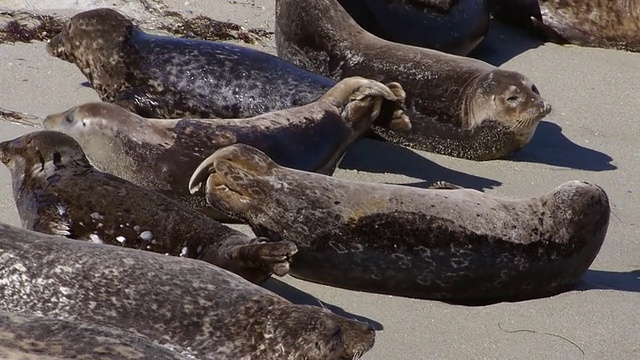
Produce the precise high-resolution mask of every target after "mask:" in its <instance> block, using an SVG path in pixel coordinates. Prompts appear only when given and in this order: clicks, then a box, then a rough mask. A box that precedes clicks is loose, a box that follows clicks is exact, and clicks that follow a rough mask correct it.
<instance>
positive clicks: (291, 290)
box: [261, 277, 384, 331]
mask: <svg viewBox="0 0 640 360" xmlns="http://www.w3.org/2000/svg"><path fill="white" fill-rule="evenodd" d="M261 286H262V287H264V288H265V289H267V290H269V291H272V292H274V293H276V294H278V295H280V296H282V297H283V298H285V299H287V300H289V301H291V302H292V303H294V304H298V305H311V306H317V307H322V308H325V309H327V310H329V311H331V312H332V313H334V314H336V315H338V316H341V317H343V318H346V319H351V320H357V321H360V322H364V323H367V324H369V325H371V327H373V329H374V330H375V331H381V330H384V326H383V325H382V324H381V323H379V322H377V321H375V320H373V319H370V318H367V317H364V316H360V315H355V314H352V313H349V312H347V311H345V310H344V309H342V308H341V307H338V306H335V305H331V304H327V303H325V302H324V301H321V300H320V299H318V298H316V297H315V296H313V295H311V294H309V293H306V292H304V291H302V290H300V289H298V288H295V287H293V286H291V285H289V284H287V283H285V282H282V281H280V280H278V279H274V278H273V277H270V278H269V279H267V281H265V282H264V283H262V284H261Z"/></svg>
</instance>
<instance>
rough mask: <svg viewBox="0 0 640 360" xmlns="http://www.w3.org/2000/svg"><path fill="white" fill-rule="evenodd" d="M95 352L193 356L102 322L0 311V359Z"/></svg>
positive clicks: (119, 357) (139, 359)
mask: <svg viewBox="0 0 640 360" xmlns="http://www.w3.org/2000/svg"><path fill="white" fill-rule="evenodd" d="M97 354H100V359H104V360H125V359H127V360H134V359H136V360H143V359H155V360H187V359H193V357H188V356H189V355H190V354H189V353H188V352H187V351H186V350H183V349H170V348H169V347H165V346H162V345H158V344H154V343H153V342H152V341H150V340H149V339H147V338H145V337H142V336H139V335H134V334H130V333H128V332H124V331H121V330H117V329H114V328H110V327H106V326H99V325H95V324H88V323H82V322H77V321H68V320H59V319H52V318H49V317H44V316H33V315H24V314H16V313H8V312H0V359H14V360H18V359H19V360H43V359H45V358H46V359H51V360H53V359H92V358H95V356H97ZM182 354H184V355H182Z"/></svg>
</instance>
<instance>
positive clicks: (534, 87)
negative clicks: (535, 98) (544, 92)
mask: <svg viewBox="0 0 640 360" xmlns="http://www.w3.org/2000/svg"><path fill="white" fill-rule="evenodd" d="M531 91H533V92H534V93H536V94H538V95H540V91H538V88H537V87H536V86H535V85H532V86H531Z"/></svg>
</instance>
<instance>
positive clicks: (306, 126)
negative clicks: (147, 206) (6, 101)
mask: <svg viewBox="0 0 640 360" xmlns="http://www.w3.org/2000/svg"><path fill="white" fill-rule="evenodd" d="M404 96H405V95H404V92H403V90H402V87H401V86H400V85H399V84H389V85H388V86H385V85H382V84H381V83H379V82H377V81H373V80H368V79H364V78H361V77H351V78H346V79H344V80H341V81H340V82H338V83H337V84H336V85H335V86H334V87H332V88H331V89H329V91H327V93H326V94H324V95H323V96H322V97H320V98H319V99H318V100H316V101H314V102H312V103H311V104H307V105H303V106H300V107H295V108H290V109H285V110H278V111H274V112H270V113H267V114H263V115H258V116H256V117H253V118H248V119H207V120H200V119H176V120H167V119H147V118H143V117H141V116H139V115H136V114H134V113H131V112H129V111H127V110H125V109H123V108H121V107H120V106H117V105H114V104H110V103H106V102H101V103H87V104H83V105H80V106H76V107H73V108H71V109H69V110H67V111H64V112H61V113H58V114H53V115H49V116H47V118H46V119H45V121H44V127H45V129H48V130H56V131H61V132H64V133H66V134H68V135H70V136H72V137H73V138H74V139H75V140H76V141H77V142H78V143H79V144H80V146H81V147H82V149H83V150H84V152H85V154H86V155H87V157H88V158H89V160H90V161H91V163H92V164H93V165H94V166H96V167H97V168H98V169H99V170H101V171H104V172H108V173H110V174H113V175H116V176H118V177H121V178H123V179H126V180H129V181H131V182H133V183H135V184H137V185H139V186H142V187H144V188H145V189H149V190H153V191H156V192H159V193H161V194H164V195H167V196H169V197H171V198H173V199H174V200H178V201H180V202H182V203H183V204H185V205H188V206H190V207H193V208H195V209H197V210H199V211H202V212H204V213H206V214H207V215H209V216H211V217H214V218H217V219H222V220H226V219H224V218H223V217H222V216H221V215H220V214H219V213H217V212H215V211H212V210H213V209H211V208H207V207H206V201H205V199H204V196H203V194H197V195H196V196H192V195H191V193H190V192H189V188H188V186H187V185H188V184H189V177H190V176H191V174H192V173H193V171H194V170H195V169H196V168H197V167H198V165H199V164H200V163H201V162H202V161H203V160H204V159H205V158H207V157H208V156H209V155H211V154H212V153H213V152H214V151H215V150H217V149H219V148H221V147H224V146H227V145H230V144H234V143H237V142H241V143H244V144H248V145H252V146H255V147H256V148H258V149H260V150H262V151H264V152H265V153H266V154H268V155H269V157H271V158H272V159H273V160H274V161H276V162H277V163H278V164H281V165H283V166H286V167H291V168H294V169H300V170H305V171H313V172H319V173H322V174H327V175H331V174H333V172H334V170H335V168H336V166H337V165H338V163H339V162H340V160H341V159H342V157H343V156H344V153H345V151H346V150H347V148H348V147H349V146H350V145H351V144H352V143H353V142H354V141H355V140H356V138H358V137H359V136H360V135H361V134H362V133H363V132H365V130H368V129H369V128H370V126H371V122H372V121H373V119H375V118H376V117H378V115H379V113H380V111H381V110H385V109H387V110H391V109H393V108H395V107H392V106H383V103H385V102H389V103H391V102H392V103H396V105H397V106H401V102H402V101H403V100H404ZM389 117H392V118H393V120H392V121H393V122H394V124H392V125H391V126H392V127H396V128H405V129H410V127H411V123H410V121H409V119H408V118H407V117H406V115H403V114H402V112H401V111H400V110H397V114H396V115H390V116H389Z"/></svg>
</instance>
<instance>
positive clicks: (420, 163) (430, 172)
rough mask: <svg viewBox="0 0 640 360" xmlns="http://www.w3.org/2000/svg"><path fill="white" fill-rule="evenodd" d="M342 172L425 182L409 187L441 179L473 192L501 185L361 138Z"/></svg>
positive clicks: (498, 182) (398, 148)
mask: <svg viewBox="0 0 640 360" xmlns="http://www.w3.org/2000/svg"><path fill="white" fill-rule="evenodd" d="M339 167H340V168H341V169H348V170H359V171H367V172H371V173H392V174H400V175H406V176H409V177H413V178H417V179H420V180H424V183H418V184H406V185H408V186H420V187H428V186H430V185H431V184H432V183H434V182H436V181H440V180H446V181H448V182H451V183H454V184H457V185H460V186H463V187H466V188H471V189H476V190H484V189H492V188H494V187H496V186H500V185H502V182H500V181H496V180H492V179H487V178H485V177H481V176H476V175H471V174H467V173H463V172H459V171H456V170H452V169H449V168H446V167H444V166H440V165H438V164H436V163H435V162H433V161H431V160H429V159H427V158H425V157H423V156H421V155H420V154H418V153H416V152H414V151H413V150H410V149H408V148H405V147H402V146H400V145H396V144H393V143H390V142H383V141H378V140H372V139H366V138H360V139H359V140H357V141H356V142H355V143H354V144H353V145H352V146H351V147H350V148H349V150H348V151H347V154H346V155H345V157H344V158H343V159H342V162H341V163H340V165H339Z"/></svg>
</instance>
